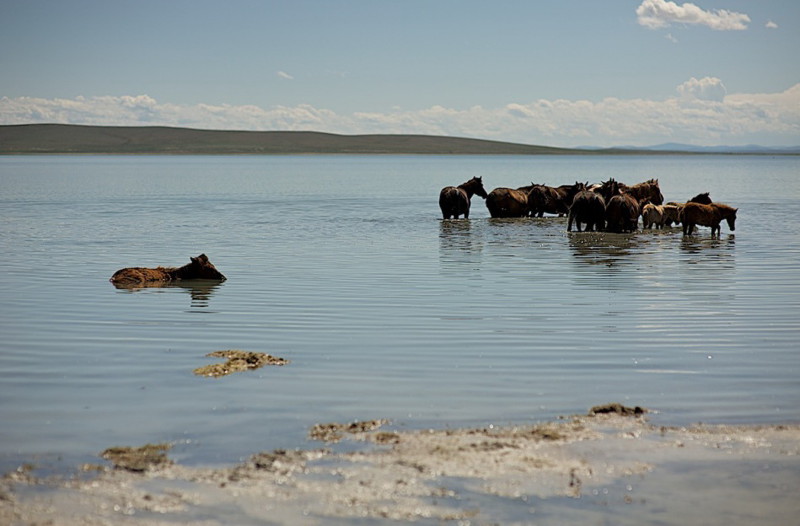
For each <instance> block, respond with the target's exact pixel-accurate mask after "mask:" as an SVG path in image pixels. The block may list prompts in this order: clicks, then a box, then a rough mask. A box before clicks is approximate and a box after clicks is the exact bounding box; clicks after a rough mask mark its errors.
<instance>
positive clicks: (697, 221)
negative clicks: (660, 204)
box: [682, 203, 738, 236]
mask: <svg viewBox="0 0 800 526" xmlns="http://www.w3.org/2000/svg"><path fill="white" fill-rule="evenodd" d="M737 210H738V208H733V207H732V206H728V205H724V204H722V203H711V204H710V205H704V204H702V203H686V205H685V206H684V207H683V217H682V219H683V234H684V235H691V234H692V232H693V231H694V227H695V226H696V225H702V226H709V227H711V235H712V236H714V234H715V233H716V234H719V233H720V232H721V231H720V223H721V222H722V220H723V219H724V220H725V221H727V223H728V228H730V229H731V231H734V230H736V211H737Z"/></svg>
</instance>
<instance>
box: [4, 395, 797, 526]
mask: <svg viewBox="0 0 800 526" xmlns="http://www.w3.org/2000/svg"><path fill="white" fill-rule="evenodd" d="M609 407H610V410H609V411H605V410H603V411H597V414H591V413H590V415H588V416H574V417H568V418H564V419H562V420H559V421H557V422H552V423H543V424H536V425H520V426H507V427H494V426H490V427H488V428H478V429H443V430H423V431H401V430H397V429H394V428H393V427H392V425H391V423H389V422H386V421H383V420H374V421H369V422H358V423H351V424H321V425H317V426H314V428H313V429H312V430H310V434H309V436H310V438H312V439H314V440H318V441H319V442H320V447H319V448H317V449H308V450H292V451H284V450H276V451H271V452H263V453H258V454H256V455H253V457H251V458H250V459H248V460H247V461H245V462H243V463H241V464H238V465H235V466H229V467H222V468H197V467H186V466H181V465H178V464H175V463H173V462H172V461H171V460H169V458H168V449H169V445H156V446H153V445H150V446H147V447H144V448H138V449H137V448H127V452H128V453H132V454H133V455H134V457H136V455H139V456H138V457H136V460H137V461H136V462H133V463H131V460H130V458H131V457H130V456H125V455H123V456H115V454H116V453H119V450H120V449H122V448H112V449H109V450H107V451H106V452H105V454H104V458H106V459H108V460H110V461H111V464H112V466H113V467H112V466H84V467H83V470H82V471H81V473H80V474H78V475H75V476H73V477H59V478H45V479H41V478H37V477H35V476H33V475H32V473H31V472H30V471H29V470H28V469H26V468H24V467H21V468H20V469H18V470H17V471H15V472H12V473H9V474H7V475H6V476H5V477H3V479H2V482H0V523H2V524H26V525H27V524H53V525H60V524H64V525H66V524H136V525H148V526H149V525H166V524H196V525H217V524H219V525H222V524H352V523H353V522H355V521H358V523H366V524H383V523H389V522H395V521H399V522H401V523H402V522H414V523H415V524H440V523H441V522H442V521H447V522H452V523H453V524H623V525H624V524H630V525H634V524H643V523H657V524H706V525H712V524H719V525H730V524H750V525H752V524H764V525H767V524H790V523H793V522H794V521H795V520H796V518H797V516H798V514H799V513H800V502H798V499H797V488H798V487H800V425H776V426H710V425H697V426H692V427H680V428H679V427H663V426H657V425H653V424H651V423H650V422H649V421H648V419H647V418H646V415H644V414H643V413H642V412H641V411H633V410H628V408H620V407H614V406H609ZM626 413H627V414H626Z"/></svg>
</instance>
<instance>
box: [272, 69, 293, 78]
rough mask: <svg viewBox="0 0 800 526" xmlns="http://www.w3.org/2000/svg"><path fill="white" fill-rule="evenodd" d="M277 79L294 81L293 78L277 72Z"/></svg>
mask: <svg viewBox="0 0 800 526" xmlns="http://www.w3.org/2000/svg"><path fill="white" fill-rule="evenodd" d="M275 74H276V75H277V76H278V77H280V78H282V79H284V80H294V77H293V76H291V75H289V74H288V73H286V72H285V71H278V72H276V73H275Z"/></svg>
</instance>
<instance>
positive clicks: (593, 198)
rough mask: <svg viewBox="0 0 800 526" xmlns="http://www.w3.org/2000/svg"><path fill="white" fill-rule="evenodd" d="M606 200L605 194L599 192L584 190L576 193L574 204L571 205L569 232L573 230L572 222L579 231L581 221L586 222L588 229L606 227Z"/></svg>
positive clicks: (568, 221) (598, 229) (568, 222)
mask: <svg viewBox="0 0 800 526" xmlns="http://www.w3.org/2000/svg"><path fill="white" fill-rule="evenodd" d="M605 218H606V202H605V201H604V200H603V196H601V195H600V194H598V193H595V192H592V191H589V190H582V191H580V192H578V193H577V194H575V199H573V200H572V206H570V207H569V219H568V220H567V232H570V231H571V230H572V222H573V221H575V226H576V228H577V229H578V232H580V231H581V223H585V224H586V230H587V231H590V230H597V231H600V230H603V229H604V228H605Z"/></svg>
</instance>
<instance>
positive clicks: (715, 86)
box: [677, 77, 727, 102]
mask: <svg viewBox="0 0 800 526" xmlns="http://www.w3.org/2000/svg"><path fill="white" fill-rule="evenodd" d="M677 89H678V93H680V95H681V96H682V97H684V98H687V99H699V100H712V101H717V102H722V101H723V100H724V99H725V94H726V93H727V90H726V89H725V85H724V84H723V83H722V81H721V80H720V79H718V78H717V77H703V78H702V79H700V80H698V79H696V78H694V77H692V78H690V79H689V80H687V81H686V82H684V83H683V84H681V85H680V86H678V88H677Z"/></svg>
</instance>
